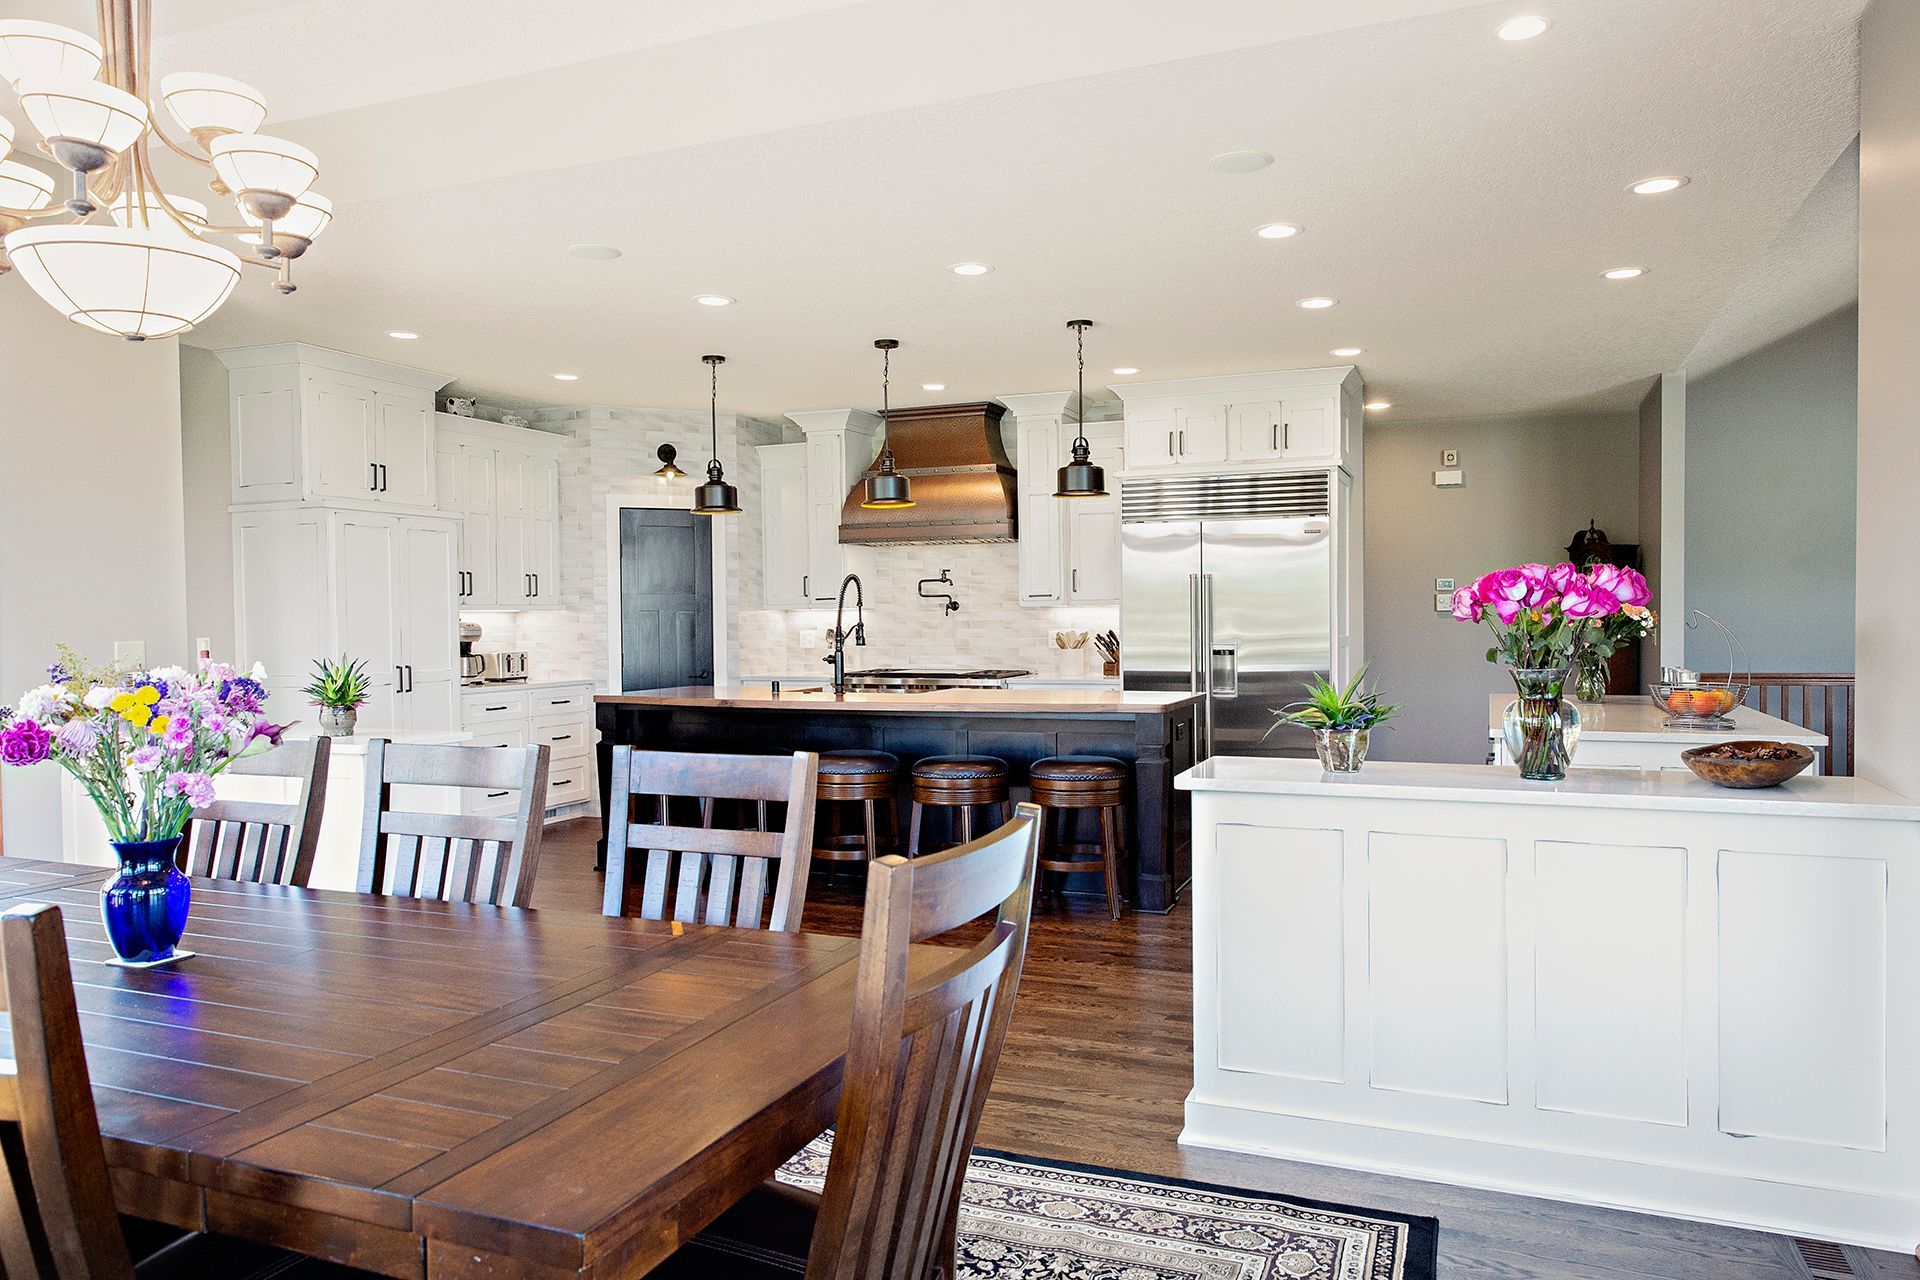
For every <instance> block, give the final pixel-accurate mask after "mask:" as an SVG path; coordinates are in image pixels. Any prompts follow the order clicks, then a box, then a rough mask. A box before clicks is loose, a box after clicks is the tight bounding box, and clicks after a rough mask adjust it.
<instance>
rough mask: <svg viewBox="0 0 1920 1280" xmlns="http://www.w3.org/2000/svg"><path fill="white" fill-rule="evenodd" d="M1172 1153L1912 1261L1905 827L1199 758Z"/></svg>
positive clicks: (1705, 797)
mask: <svg viewBox="0 0 1920 1280" xmlns="http://www.w3.org/2000/svg"><path fill="white" fill-rule="evenodd" d="M1177 785H1178V786H1180V787H1181V788H1183V789H1186V790H1190V791H1192V792H1193V799H1194V814H1193V818H1194V873H1193V885H1192V899H1191V900H1192V904H1193V911H1194V1087H1193V1091H1192V1093H1191V1094H1190V1095H1189V1097H1188V1100H1187V1110H1186V1128H1185V1130H1184V1131H1183V1132H1182V1134H1181V1141H1182V1142H1185V1143H1189V1144H1193V1145H1197V1146H1207V1147H1220V1148H1226V1149H1231V1150H1239V1151H1252V1152H1259V1153H1263V1154H1270V1155H1279V1156H1285V1157H1288V1158H1292V1159H1300V1160H1307V1161H1312V1162H1316V1163H1321V1164H1330V1165H1338V1166H1344V1167H1351V1168H1360V1169H1368V1170H1374V1171H1378V1172H1383V1173H1391V1174H1400V1175H1405V1176H1410V1177H1416V1178H1424V1179H1430V1180H1438V1181H1444V1182H1451V1183H1458V1184H1462V1185H1469V1186H1478V1187H1487V1188H1495V1189H1499V1190H1504V1191H1513V1192H1519V1193H1522V1194H1528V1195H1539V1196H1548V1197H1552V1198H1556V1199H1565V1200H1572V1201H1579V1202H1583V1203H1594V1204H1604V1205H1612V1206H1618V1207H1623V1208H1631V1209H1641V1210H1646V1211H1649V1212H1654V1213H1661V1214H1668V1215H1672V1216H1677V1217H1686V1218H1698V1219H1705V1220H1710V1221H1716V1222H1726V1223H1733V1224H1737V1225H1742V1226H1751V1227H1759V1228H1763V1229H1766V1230H1772V1231H1782V1232H1789V1233H1792V1234H1796V1235H1806V1236H1812V1237H1816V1238H1822V1239H1830V1240H1839V1241H1843V1242H1848V1243H1854V1244H1861V1245H1869V1246H1874V1247H1879V1248H1885V1249H1894V1250H1899V1251H1902V1252H1904V1251H1907V1250H1910V1249H1912V1248H1913V1247H1914V1244H1915V1242H1916V1241H1917V1240H1920V931H1916V930H1915V929H1914V928H1913V927H1912V924H1911V922H1913V921H1916V920H1920V806H1916V805H1914V804H1912V803H1910V802H1908V801H1906V800H1905V799H1903V798H1901V797H1898V796H1894V795H1892V794H1890V793H1887V792H1885V791H1881V790H1878V789H1876V788H1873V787H1872V786H1870V785H1868V784H1865V783H1860V782H1857V781H1855V780H1853V779H1847V778H1808V777H1802V778H1799V779H1796V780H1794V781H1793V782H1792V783H1789V784H1788V785H1787V786H1785V787H1782V788H1778V789H1774V790H1769V791H1748V792H1738V791H1727V790H1722V789H1720V788H1715V787H1712V786H1709V785H1708V784H1706V783H1704V782H1700V781H1699V780H1697V779H1695V778H1693V777H1692V776H1691V775H1675V774H1673V773H1671V772H1667V773H1659V772H1647V773H1639V772H1627V771H1616V770H1592V771H1587V772H1584V773H1576V774H1575V775H1574V777H1573V778H1572V779H1570V780H1569V781H1568V782H1566V783H1554V784H1543V783H1528V782H1523V781H1521V780H1520V778H1519V777H1518V776H1517V775H1516V774H1509V773H1504V772H1501V771H1496V770H1489V769H1486V768H1484V767H1475V766H1456V765H1419V764H1370V765H1368V766H1367V767H1366V768H1365V770H1364V771H1363V772H1362V773H1360V774H1358V775H1346V776H1339V777H1336V776H1334V775H1327V774H1323V773H1321V771H1320V769H1319V767H1318V765H1317V764H1314V763H1312V762H1308V761H1291V760H1267V759H1262V760H1252V759H1240V758H1234V757H1216V758H1214V759H1212V760H1209V761H1206V762H1205V763H1203V764H1201V765H1199V766H1198V767H1196V768H1195V769H1193V770H1190V771H1189V772H1188V773H1186V774H1183V775H1181V778H1180V779H1179V781H1178V783H1177Z"/></svg>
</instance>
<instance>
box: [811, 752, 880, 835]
mask: <svg viewBox="0 0 1920 1280" xmlns="http://www.w3.org/2000/svg"><path fill="white" fill-rule="evenodd" d="M814 776H815V777H816V779H817V780H818V785H817V788H816V791H815V795H816V798H817V799H818V800H819V802H820V813H821V816H822V817H828V816H832V815H833V814H835V813H836V810H832V809H828V808H827V805H828V804H829V803H831V804H835V805H841V804H857V805H859V806H860V822H859V830H857V831H847V830H845V829H844V828H843V829H842V830H840V831H836V832H835V833H833V834H832V835H824V836H823V835H816V836H815V837H814V841H813V856H814V857H815V858H816V859H823V860H825V861H827V862H871V861H872V860H873V859H875V858H877V857H879V856H880V852H881V847H880V818H879V815H880V810H879V808H878V806H880V805H882V804H884V805H885V806H886V808H885V812H886V815H887V825H888V826H889V827H891V828H892V829H893V840H892V843H893V844H896V845H897V844H898V843H899V841H900V815H899V813H898V812H896V811H895V810H894V807H893V788H894V786H895V784H896V783H898V782H899V780H900V757H898V756H895V755H890V754H888V753H887V752H885V751H826V752H822V753H821V755H820V767H819V769H818V770H817V771H816V773H815V775H814ZM824 826H825V824H824V823H821V824H816V830H819V829H820V828H821V827H824Z"/></svg>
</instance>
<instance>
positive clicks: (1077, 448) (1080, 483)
mask: <svg viewBox="0 0 1920 1280" xmlns="http://www.w3.org/2000/svg"><path fill="white" fill-rule="evenodd" d="M1092 326H1093V321H1091V320H1069V321H1067V328H1069V329H1071V330H1073V336H1074V343H1075V345H1076V347H1077V348H1078V350H1079V354H1080V377H1079V383H1078V385H1079V388H1080V398H1079V403H1078V405H1077V406H1076V410H1075V411H1076V412H1077V413H1078V414H1079V416H1080V417H1081V418H1085V417H1086V413H1087V330H1088V329H1089V328H1091V327H1092ZM1089 454H1090V449H1089V446H1088V445H1087V429H1086V426H1085V425H1084V423H1083V424H1081V425H1080V429H1079V434H1078V435H1076V436H1074V438H1073V458H1072V460H1071V461H1070V462H1068V463H1067V465H1066V466H1064V467H1061V468H1060V471H1059V474H1058V475H1057V476H1056V478H1055V481H1054V484H1055V487H1054V490H1053V496H1054V497H1056V498H1104V497H1106V496H1107V469H1106V468H1105V467H1101V466H1096V465H1094V463H1093V462H1092V461H1090V460H1089Z"/></svg>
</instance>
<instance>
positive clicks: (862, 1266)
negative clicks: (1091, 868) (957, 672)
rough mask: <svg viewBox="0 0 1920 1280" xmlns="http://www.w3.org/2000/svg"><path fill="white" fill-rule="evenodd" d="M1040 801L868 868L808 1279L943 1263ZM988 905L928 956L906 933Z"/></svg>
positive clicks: (1021, 951)
mask: <svg viewBox="0 0 1920 1280" xmlns="http://www.w3.org/2000/svg"><path fill="white" fill-rule="evenodd" d="M1039 834H1040V810H1039V809H1038V808H1036V807H1035V806H1033V805H1031V804H1023V805H1021V806H1019V809H1018V810H1017V812H1016V813H1015V816H1014V819H1013V821H1012V822H1009V823H1008V824H1007V825H1006V826H1004V827H1002V828H1000V829H999V830H998V831H995V832H993V833H992V834H990V835H988V836H985V837H984V838H982V839H980V840H976V841H974V842H973V843H972V844H966V845H961V846H959V847H958V848H954V849H949V850H946V851H945V852H943V853H937V854H932V855H930V856H927V857H923V858H916V859H914V860H913V861H907V860H906V859H903V858H898V857H892V856H889V857H885V858H881V859H879V860H877V861H876V862H874V863H873V864H872V865H871V866H870V867H869V868H868V873H867V907H866V917H865V920H864V922H863V924H862V927H861V934H860V961H859V964H860V970H859V978H858V985H857V986H856V988H855V991H854V1007H853V1038H852V1043H851V1047H850V1048H849V1050H848V1053H847V1066H846V1075H845V1079H844V1083H843V1085H842V1088H841V1093H840V1111H839V1116H838V1119H837V1120H836V1121H835V1123H834V1136H833V1158H832V1160H831V1162H830V1163H829V1165H828V1168H827V1181H826V1187H825V1189H824V1191H823V1193H822V1196H821V1204H820V1212H819V1216H818V1219H817V1220H816V1222H815V1225H814V1232H813V1244H812V1248H811V1250H810V1251H809V1253H808V1256H807V1280H890V1278H891V1277H896V1276H934V1275H944V1276H952V1275H953V1274H954V1273H955V1266H956V1258H955V1255H954V1245H955V1238H956V1234H957V1231H958V1226H959V1215H960V1189H961V1182H962V1179H963V1178H964V1177H965V1175H966V1167H967V1156H968V1155H969V1153H971V1151H972V1150H973V1139H974V1135H975V1133H977V1132H978V1130H979V1127H980V1112H981V1110H982V1108H983V1107H984V1106H985V1104H986V1098H987V1088H988V1086H989V1085H990V1084H991V1083H992V1081H993V1073H994V1069H995V1068H996V1067H997V1066H998V1065H999V1061H1000V1051H1001V1049H1002V1047H1003V1046H1004V1045H1005V1044H1006V1038H1007V1025H1008V1023H1009V1022H1010V1021H1011V1019H1012V1017H1013V1002H1014V992H1015V990H1016V989H1017V987H1018V986H1019V982H1020V968H1021V964H1022V963H1023V961H1024V960H1025V958H1026V948H1027V923H1028V917H1029V914H1030V910H1031V908H1032V905H1033V876H1034V861H1035V858H1036V856H1037V850H1038V846H1039ZM988 910H992V911H993V912H994V923H993V927H992V929H991V930H990V931H989V932H988V933H987V936H986V937H985V938H984V939H983V940H981V941H980V942H979V943H977V944H976V945H974V946H972V947H969V948H964V949H962V948H954V949H953V951H952V959H950V960H946V959H942V960H940V961H937V962H929V961H927V960H925V959H924V957H915V956H914V955H913V954H912V952H911V951H910V946H911V944H912V943H914V942H916V941H920V940H923V939H926V938H932V937H938V936H940V935H942V934H945V933H947V932H949V931H951V930H953V929H955V928H957V927H958V926H960V925H962V924H965V923H966V922H967V921H969V920H973V919H975V918H977V917H978V916H980V915H981V914H983V913H984V912H986V911H988Z"/></svg>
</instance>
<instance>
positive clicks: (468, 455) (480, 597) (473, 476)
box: [460, 445, 500, 605]
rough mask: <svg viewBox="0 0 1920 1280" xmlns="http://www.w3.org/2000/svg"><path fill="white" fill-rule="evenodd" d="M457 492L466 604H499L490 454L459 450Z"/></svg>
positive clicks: (468, 448)
mask: <svg viewBox="0 0 1920 1280" xmlns="http://www.w3.org/2000/svg"><path fill="white" fill-rule="evenodd" d="M460 474H461V480H460V490H461V495H462V496H463V497H464V498H465V499H466V519H464V520H462V521H461V522H460V525H461V528H460V568H461V570H462V571H463V572H465V574H466V575H467V581H466V589H467V590H466V601H467V603H468V604H476V605H477V604H497V603H499V590H500V588H499V577H498V568H499V566H498V562H497V558H496V557H495V555H494V549H493V548H494V527H493V450H491V449H487V448H483V447H480V446H477V445H462V446H461V447H460Z"/></svg>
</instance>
